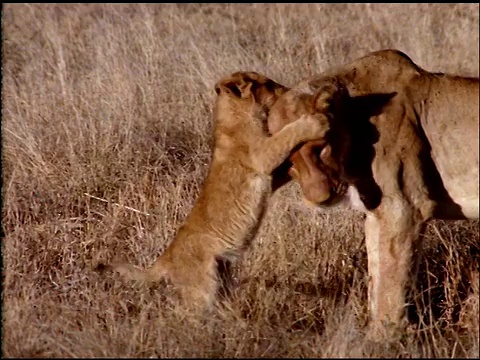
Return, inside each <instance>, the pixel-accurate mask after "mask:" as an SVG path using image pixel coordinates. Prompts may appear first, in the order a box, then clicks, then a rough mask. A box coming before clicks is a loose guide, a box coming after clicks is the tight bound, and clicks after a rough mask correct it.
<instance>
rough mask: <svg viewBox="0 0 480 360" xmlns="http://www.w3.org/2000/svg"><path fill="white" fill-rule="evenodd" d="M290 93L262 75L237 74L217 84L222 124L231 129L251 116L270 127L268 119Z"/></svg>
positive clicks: (251, 72)
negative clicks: (270, 112) (279, 102)
mask: <svg viewBox="0 0 480 360" xmlns="http://www.w3.org/2000/svg"><path fill="white" fill-rule="evenodd" d="M287 90H289V89H288V88H287V87H285V86H283V85H281V84H278V83H276V82H275V81H273V80H272V79H269V78H267V77H266V76H264V75H262V74H259V73H256V72H253V71H239V72H235V73H233V74H231V75H229V76H227V77H225V78H223V79H222V80H220V81H219V82H217V83H216V84H215V92H216V93H217V100H216V118H217V121H218V124H220V123H222V124H224V125H227V123H229V122H232V121H238V120H242V119H244V117H245V115H248V116H250V117H251V116H253V117H254V118H260V119H262V121H263V123H264V124H263V125H264V126H266V116H267V115H268V113H269V111H270V109H271V107H272V106H273V104H274V103H275V102H276V101H277V99H278V98H279V97H280V96H281V95H283V94H284V93H285V92H286V91H287ZM232 125H233V124H232Z"/></svg>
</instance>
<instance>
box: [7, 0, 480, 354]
mask: <svg viewBox="0 0 480 360" xmlns="http://www.w3.org/2000/svg"><path fill="white" fill-rule="evenodd" d="M478 11H479V6H478V4H467V5H465V4H464V5H455V4H450V5H440V4H437V5H428V4H421V5H418V4H417V5H415V4H407V5H401V4H397V5H381V4H374V5H369V4H359V5H354V4H350V5H337V4H324V5H316V4H308V5H287V4H281V5H275V4H267V5H261V4H255V5H251V4H233V5H222V4H211V5H198V4H197V5H175V4H160V5H128V4H117V5H96V4H95V5H22V4H16V5H5V6H4V9H3V59H2V65H3V88H2V144H3V147H2V160H3V162H2V165H3V174H4V175H3V187H2V197H3V208H2V230H3V233H4V239H3V241H2V259H3V292H2V300H3V319H2V320H3V330H4V331H3V332H2V350H3V356H5V357H102V356H108V357H151V356H153V357H156V356H159V357H174V356H200V357H259V356H262V357H300V356H302V357H340V356H342V357H345V356H382V357H383V356H388V357H400V356H401V357H409V356H414V357H476V356H477V355H478V352H479V321H478V318H479V286H478V281H479V275H478V274H479V273H478V261H479V242H478V234H479V232H478V222H473V223H472V222H471V223H469V222H458V223H453V224H452V223H450V224H445V223H435V224H434V225H432V226H430V227H429V232H428V234H427V236H426V248H425V257H424V261H423V263H422V271H421V276H420V278H419V284H418V286H417V291H416V294H415V297H414V302H415V303H416V307H415V308H413V311H412V313H413V318H414V322H413V324H414V325H413V326H412V328H411V329H410V331H409V332H408V333H407V334H406V335H405V337H404V338H403V339H402V340H401V341H400V342H399V343H397V344H390V345H383V344H371V343H368V342H367V341H365V339H364V337H365V333H364V328H363V325H364V324H365V321H366V286H365V277H366V254H365V249H364V243H363V233H362V218H361V216H360V215H358V214H354V213H351V214H350V213H349V214H348V216H345V212H344V211H338V210H334V211H331V212H320V211H313V210H312V209H309V208H307V207H305V206H304V205H303V204H302V202H301V200H300V197H299V193H298V188H297V186H296V185H288V186H286V187H285V188H284V189H282V190H281V191H280V192H279V193H277V194H275V195H274V197H273V199H272V201H271V208H270V209H269V211H268V214H267V219H266V221H265V223H264V226H263V227H262V228H261V230H260V233H259V234H258V237H257V239H256V241H255V243H254V245H253V247H252V248H251V249H250V250H249V252H248V253H247V254H246V256H245V258H244V260H243V262H242V266H240V267H238V269H237V270H236V275H237V278H238V286H237V287H236V289H235V291H234V292H233V294H232V298H231V302H230V304H231V305H230V306H231V308H230V309H225V310H223V311H219V312H218V313H215V314H214V315H212V318H211V319H210V320H208V321H203V322H193V321H192V320H189V319H188V316H186V314H183V313H181V312H179V311H174V310H176V308H175V306H174V304H173V303H171V302H170V301H169V298H168V297H166V296H163V295H161V294H162V292H163V290H162V287H161V286H155V287H153V288H146V287H134V286H130V285H128V284H124V283H122V282H121V281H118V279H116V278H115V279H113V278H110V279H104V278H102V277H100V276H99V275H98V274H97V273H95V272H94V271H92V266H93V265H94V264H95V263H96V262H97V261H99V260H107V261H110V260H112V259H114V258H122V259H128V260H129V261H132V262H135V263H137V264H139V265H147V264H151V263H152V262H153V261H154V260H155V258H156V257H157V256H158V255H159V254H160V253H161V252H162V251H163V249H164V248H165V246H166V245H167V243H168V242H169V240H170V239H171V238H172V237H173V236H174V233H175V230H176V229H177V228H178V226H179V225H180V223H181V222H182V221H183V220H184V218H185V216H186V214H187V213H188V212H189V210H190V208H191V206H192V204H193V202H194V199H195V197H196V195H197V194H198V192H199V189H200V187H201V184H202V181H203V178H204V176H205V174H206V171H207V167H208V162H209V157H210V149H211V148H210V146H211V121H212V112H211V108H212V103H213V95H214V93H213V91H212V89H213V84H214V83H215V81H216V80H218V79H219V78H220V77H222V76H224V75H226V74H227V73H229V72H232V71H237V70H254V71H259V72H263V73H265V74H266V75H268V76H270V77H272V78H274V79H275V80H277V81H279V82H282V83H285V84H287V85H293V84H294V83H296V82H298V81H300V80H301V79H303V78H305V77H307V76H309V75H311V74H312V73H315V72H321V71H323V70H326V69H327V68H328V67H330V66H334V65H339V64H342V63H344V62H346V61H349V60H353V59H354V58H357V57H359V56H362V55H364V54H366V53H367V52H369V51H373V50H378V49H381V48H388V47H394V48H398V49H400V50H403V51H405V52H406V53H407V54H409V55H410V56H411V57H412V58H413V60H414V61H415V62H417V63H418V64H419V65H421V66H422V67H424V68H426V69H428V70H431V71H445V72H454V73H459V74H466V75H475V76H478V75H479V69H478V61H479V32H478V26H479V21H478V20H479V15H478ZM85 193H88V194H91V195H93V196H98V197H101V198H106V199H108V200H109V201H111V202H112V203H118V204H121V205H127V206H130V207H133V208H135V209H138V210H139V211H142V212H145V213H149V214H150V215H149V216H147V215H144V214H140V213H136V212H133V211H129V210H128V209H126V208H123V207H121V206H115V205H113V204H108V203H104V202H102V201H98V200H96V199H93V198H91V197H88V196H86V195H84V194H85ZM415 318H416V319H415Z"/></svg>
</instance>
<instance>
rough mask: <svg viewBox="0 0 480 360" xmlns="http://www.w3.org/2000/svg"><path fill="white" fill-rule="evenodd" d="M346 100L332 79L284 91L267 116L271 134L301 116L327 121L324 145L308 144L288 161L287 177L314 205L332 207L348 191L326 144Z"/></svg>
mask: <svg viewBox="0 0 480 360" xmlns="http://www.w3.org/2000/svg"><path fill="white" fill-rule="evenodd" d="M313 90H314V91H313ZM347 97H348V91H347V89H346V88H345V87H344V86H343V85H342V84H341V83H339V82H338V81H337V80H336V79H335V78H329V79H326V80H325V81H324V82H323V83H322V84H321V85H319V86H318V87H316V88H315V89H311V88H309V87H308V86H306V87H305V86H301V87H299V88H294V89H292V90H290V91H287V92H285V93H284V95H282V96H281V97H280V98H279V99H278V100H277V102H276V103H275V104H274V105H273V106H272V108H271V110H270V114H269V117H268V128H269V131H270V132H271V133H272V134H274V133H276V132H278V131H280V130H281V129H282V128H283V127H284V126H285V125H287V124H289V123H291V122H293V121H295V120H297V119H299V118H300V116H302V115H304V114H311V115H314V114H318V113H321V114H324V115H326V116H327V118H328V119H329V124H330V130H329V132H328V133H327V137H326V140H327V145H325V142H324V141H309V142H307V143H305V144H304V145H303V146H302V147H301V148H300V149H299V150H298V151H296V152H294V153H293V154H292V155H291V156H290V158H289V160H290V163H291V166H290V167H289V168H288V175H289V176H290V177H291V178H293V179H294V180H296V181H297V182H298V183H299V184H300V186H301V188H302V192H303V195H304V197H305V199H306V200H308V201H310V202H312V203H315V204H318V205H326V206H330V205H333V204H335V203H336V202H338V201H339V200H340V199H341V198H342V197H343V195H345V193H346V191H347V188H348V186H347V182H346V181H345V180H344V178H343V176H342V168H341V166H339V162H338V159H336V157H335V156H334V155H335V154H332V146H331V141H330V138H331V136H332V131H334V128H335V127H337V123H338V120H339V119H340V118H341V117H342V116H344V114H343V111H342V102H344V101H345V99H346V98H347Z"/></svg>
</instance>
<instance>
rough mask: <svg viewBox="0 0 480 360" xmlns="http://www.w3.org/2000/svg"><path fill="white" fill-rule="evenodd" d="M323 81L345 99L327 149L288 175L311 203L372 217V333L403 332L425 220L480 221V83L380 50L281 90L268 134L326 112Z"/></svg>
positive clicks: (297, 163) (307, 156)
mask: <svg viewBox="0 0 480 360" xmlns="http://www.w3.org/2000/svg"><path fill="white" fill-rule="evenodd" d="M327 84H333V85H334V86H336V87H337V89H339V90H338V91H340V94H339V96H338V97H340V98H341V99H340V100H339V101H338V102H332V104H331V106H330V108H329V109H328V111H329V112H331V113H332V114H333V117H330V119H331V121H330V130H329V131H328V133H327V135H326V140H327V145H326V146H325V142H323V141H322V142H316V141H312V142H308V143H306V144H305V145H303V146H302V148H300V149H299V150H298V151H296V152H295V153H294V154H293V155H292V156H291V157H290V161H291V162H292V164H293V165H292V167H291V168H290V169H289V174H290V175H291V176H292V177H293V178H295V179H296V180H297V181H298V182H299V183H300V185H301V187H302V190H303V194H304V196H305V197H306V198H307V199H308V200H310V201H311V202H313V203H315V204H318V205H324V206H331V205H333V204H336V203H338V202H345V201H346V202H348V203H350V204H351V205H352V206H353V207H354V208H356V209H359V210H362V211H364V212H365V213H366V221H365V236H366V246H367V254H368V272H369V276H370V281H369V288H368V297H369V310H370V319H371V325H372V330H373V332H372V333H373V334H374V335H375V336H376V335H378V334H379V333H380V332H381V333H383V332H384V331H383V330H385V329H386V328H385V326H384V325H385V322H389V323H393V325H397V326H393V328H398V325H400V324H401V323H402V322H403V319H405V313H406V312H405V308H406V306H407V304H406V293H407V290H408V288H409V287H410V286H411V285H412V284H413V278H412V277H413V276H415V273H416V268H417V265H418V257H419V254H420V253H421V239H422V237H421V236H420V234H421V232H422V230H423V229H424V225H425V222H426V221H428V220H429V219H433V218H436V219H478V215H479V197H478V194H479V191H478V187H479V172H478V167H479V157H478V149H479V132H478V131H479V127H478V126H479V79H478V78H468V77H460V76H454V75H447V74H442V73H431V72H428V71H425V70H423V69H421V68H420V67H418V66H417V65H416V64H414V63H413V61H412V60H411V59H410V58H408V56H406V55H405V54H403V53H401V52H399V51H395V50H384V51H378V52H374V53H371V54H369V55H367V56H365V57H362V58H360V59H358V60H355V61H353V62H352V63H350V64H348V65H345V66H342V67H340V68H337V69H334V70H333V71H330V72H328V73H326V74H324V75H321V76H318V77H316V78H313V79H312V80H310V81H308V82H305V83H302V84H301V85H299V86H298V87H296V88H294V89H292V90H290V91H287V92H285V94H284V95H282V96H281V97H280V98H279V99H278V101H277V102H276V103H275V104H274V105H273V107H272V108H271V110H270V115H269V119H268V125H269V129H270V131H271V133H276V132H278V131H281V129H282V128H283V127H284V126H285V125H287V124H290V123H292V122H293V123H294V121H295V120H296V119H298V118H299V117H300V116H302V114H307V113H309V114H311V113H318V112H323V113H324V112H325V109H320V108H317V107H316V98H318V97H322V96H325V95H326V94H322V91H323V90H321V89H319V87H321V86H322V87H323V88H325V86H326V85H327ZM328 96H331V94H328ZM338 97H337V98H338ZM287 180H288V179H287ZM285 181H286V180H285ZM339 200H341V201H339Z"/></svg>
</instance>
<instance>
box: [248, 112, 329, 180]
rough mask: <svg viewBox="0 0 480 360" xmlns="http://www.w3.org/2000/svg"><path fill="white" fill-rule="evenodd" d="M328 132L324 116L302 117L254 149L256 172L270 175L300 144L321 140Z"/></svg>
mask: <svg viewBox="0 0 480 360" xmlns="http://www.w3.org/2000/svg"><path fill="white" fill-rule="evenodd" d="M327 131H328V120H327V118H326V117H325V116H324V115H321V114H318V115H304V116H302V117H300V118H299V119H298V120H296V121H294V122H292V123H290V124H288V125H286V126H285V127H284V128H283V129H282V130H280V131H279V132H278V133H276V134H275V135H273V136H271V137H269V138H266V139H265V140H263V141H262V142H260V144H258V146H256V148H255V149H254V152H253V156H254V162H255V163H256V165H257V170H258V171H260V172H261V173H264V174H271V173H272V171H273V170H274V169H275V168H277V167H278V166H280V164H281V163H282V162H283V161H285V159H286V158H287V157H288V156H289V155H290V153H291V152H292V150H293V149H294V148H295V147H296V146H297V145H299V144H301V143H302V142H306V141H310V140H317V139H323V138H324V137H325V134H326V132H327Z"/></svg>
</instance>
